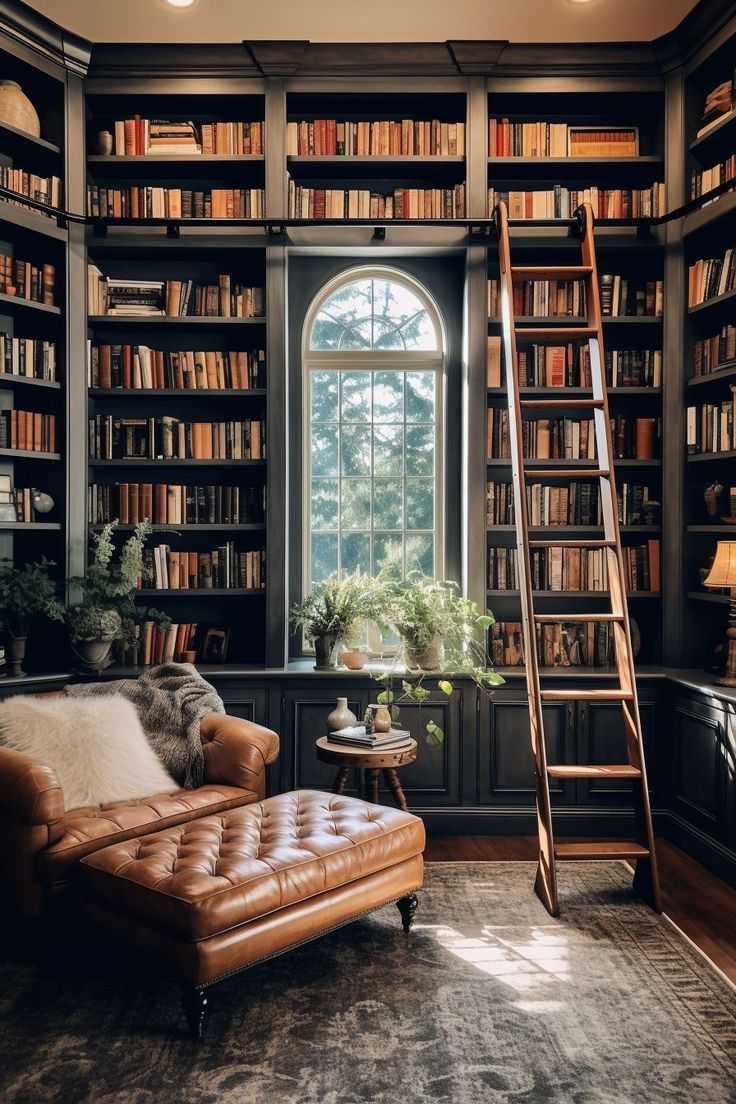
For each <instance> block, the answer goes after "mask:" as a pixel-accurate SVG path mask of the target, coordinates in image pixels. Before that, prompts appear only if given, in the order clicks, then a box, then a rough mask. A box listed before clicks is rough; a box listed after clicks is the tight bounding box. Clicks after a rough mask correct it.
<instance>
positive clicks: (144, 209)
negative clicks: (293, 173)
mask: <svg viewBox="0 0 736 1104" xmlns="http://www.w3.org/2000/svg"><path fill="white" fill-rule="evenodd" d="M87 214H88V215H91V216H92V217H93V218H169V219H188V218H215V219H249V218H252V219H262V218H265V217H266V198H265V192H264V190H263V188H205V189H202V190H197V189H192V188H163V187H158V186H153V185H147V186H145V187H144V186H135V185H130V186H128V187H124V188H112V187H109V186H103V185H100V184H88V185H87Z"/></svg>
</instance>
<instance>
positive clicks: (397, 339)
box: [304, 269, 444, 590]
mask: <svg viewBox="0 0 736 1104" xmlns="http://www.w3.org/2000/svg"><path fill="white" fill-rule="evenodd" d="M443 365H444V337H443V328H442V323H441V321H440V317H439V314H438V312H437V308H436V307H435V306H434V304H433V302H432V300H431V299H430V297H429V295H428V294H427V292H426V291H425V290H424V289H423V288H422V287H421V286H420V285H419V284H418V283H416V282H415V281H413V280H412V279H411V278H410V277H408V276H406V275H405V274H404V273H399V272H396V271H394V270H390V269H359V270H355V269H353V270H352V271H350V272H346V273H343V274H342V275H341V276H340V277H339V278H338V279H336V280H333V281H332V282H331V283H329V284H328V285H327V286H326V287H324V288H323V289H322V290H321V292H320V294H319V295H318V296H317V298H316V299H315V301H314V302H313V303H312V306H311V308H310V310H309V312H308V314H307V319H306V324H305V331H304V371H305V403H304V418H305V422H304V442H305V450H304V502H305V530H306V531H305V538H306V539H305V541H304V589H305V590H309V589H310V587H311V586H312V585H313V584H314V583H316V582H318V581H320V580H321V579H325V578H327V577H328V576H330V575H333V574H335V573H336V572H337V573H340V574H343V573H347V572H350V571H365V572H368V573H370V574H373V575H375V574H377V573H378V572H379V571H380V570H382V569H384V570H386V571H389V572H391V573H392V574H394V575H396V576H399V577H401V576H404V575H406V574H408V573H409V572H410V571H414V570H419V571H422V572H424V573H425V574H426V575H429V576H433V577H439V576H441V574H442V568H443V565H442V531H441V529H442V526H441V518H442V499H443V495H442V479H443V460H442V432H441V430H442V408H443V394H442V386H443Z"/></svg>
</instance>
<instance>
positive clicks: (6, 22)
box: [0, 0, 92, 77]
mask: <svg viewBox="0 0 736 1104" xmlns="http://www.w3.org/2000/svg"><path fill="white" fill-rule="evenodd" d="M0 33H2V34H5V35H7V37H8V38H9V39H11V40H13V41H14V42H17V43H19V44H20V45H21V46H25V47H26V48H27V49H29V50H33V52H34V53H36V54H39V55H40V56H41V57H44V58H46V60H47V61H51V62H53V63H54V64H55V65H59V66H61V67H62V68H63V69H66V70H67V71H68V72H70V73H75V74H76V75H77V76H82V77H83V76H85V74H86V72H87V68H88V66H89V59H90V55H91V52H92V44H91V42H88V41H87V39H85V38H81V37H80V36H79V35H75V34H72V33H71V31H65V30H64V28H63V27H59V26H58V25H57V24H56V23H54V22H53V21H52V20H51V19H47V18H46V16H44V15H41V14H40V12H37V11H35V9H34V8H31V7H29V6H28V5H27V4H24V3H22V0H0Z"/></svg>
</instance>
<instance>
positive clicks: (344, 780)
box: [332, 767, 350, 794]
mask: <svg viewBox="0 0 736 1104" xmlns="http://www.w3.org/2000/svg"><path fill="white" fill-rule="evenodd" d="M349 775H350V767H340V768H339V770H338V772H337V774H336V775H335V781H334V782H333V783H332V792H333V793H334V794H344V793H345V788H346V786H347V784H348V777H349Z"/></svg>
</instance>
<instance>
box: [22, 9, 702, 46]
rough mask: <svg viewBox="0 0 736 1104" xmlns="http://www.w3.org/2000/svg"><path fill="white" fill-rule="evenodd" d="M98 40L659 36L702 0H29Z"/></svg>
mask: <svg viewBox="0 0 736 1104" xmlns="http://www.w3.org/2000/svg"><path fill="white" fill-rule="evenodd" d="M30 6H31V7H33V8H35V9H36V10H37V11H39V12H42V13H43V14H44V15H46V16H48V18H49V19H53V20H54V22H56V23H59V24H61V26H63V27H66V28H67V29H68V30H70V31H74V32H75V33H76V34H79V35H81V36H83V37H84V38H87V39H89V40H91V41H92V42H240V41H242V40H243V39H250V40H258V39H285V38H289V39H310V40H311V41H312V42H414V41H417V40H418V41H421V42H444V41H445V40H447V39H502V40H505V39H508V40H510V41H512V42H625V41H649V40H650V39H653V38H657V37H658V36H659V35H661V34H665V32H667V31H671V30H672V29H673V27H676V26H677V24H678V23H679V22H680V21H681V20H682V18H683V16H685V15H686V14H687V13H688V12H689V11H691V9H692V8H694V7H695V6H696V0H589V2H587V3H573V2H572V0H453V2H452V3H448V2H447V0H398V2H397V0H371V2H370V3H356V2H355V0H353V2H352V3H351V2H349V0H273V2H272V3H268V4H264V3H253V2H252V0H251V2H248V0H195V4H194V6H193V7H191V8H188V9H181V10H176V9H174V8H171V7H168V6H167V5H166V4H165V3H164V0H122V2H118V0H30Z"/></svg>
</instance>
